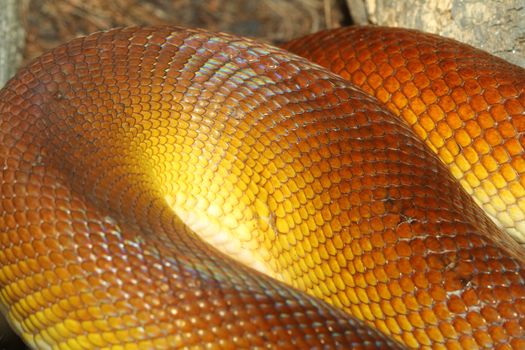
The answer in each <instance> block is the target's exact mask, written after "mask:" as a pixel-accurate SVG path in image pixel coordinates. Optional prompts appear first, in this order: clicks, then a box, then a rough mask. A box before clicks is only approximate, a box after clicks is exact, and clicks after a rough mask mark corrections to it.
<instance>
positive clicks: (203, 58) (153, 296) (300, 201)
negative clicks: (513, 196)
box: [0, 27, 525, 349]
mask: <svg viewBox="0 0 525 350" xmlns="http://www.w3.org/2000/svg"><path fill="white" fill-rule="evenodd" d="M0 171H1V172H0V179H1V188H0V209H1V211H2V215H1V216H0V286H1V293H0V297H1V306H2V309H3V313H4V314H6V315H7V317H8V319H9V321H10V323H11V324H12V326H13V327H14V328H15V329H16V331H17V332H18V333H19V334H20V335H21V336H22V337H23V339H24V340H25V341H26V342H27V343H28V344H29V345H30V346H31V347H32V348H35V349H92V348H103V349H174V348H209V349H222V348H230V349H237V348H269V349H277V348H283V349H294V348H298V349H330V348H341V349H347V348H352V347H355V348H363V349H376V348H379V349H381V348H401V347H403V346H406V347H409V348H435V349H439V348H450V349H454V348H462V347H463V348H499V349H510V348H514V349H519V348H523V347H524V346H525V333H524V328H523V327H524V322H525V321H524V319H523V314H525V312H524V311H525V286H524V284H525V272H524V269H523V267H524V266H525V265H524V263H525V262H524V258H523V254H522V251H521V247H520V246H519V245H518V244H517V243H516V242H515V241H513V240H511V239H509V238H508V236H507V234H505V233H503V232H502V231H500V230H499V229H498V228H497V226H496V225H495V224H493V223H492V221H491V220H490V219H489V218H488V217H487V216H486V215H485V214H484V212H483V211H482V210H481V209H479V208H478V207H477V206H476V205H475V203H474V201H473V200H472V199H471V198H470V196H468V195H467V194H466V192H465V191H464V190H462V189H461V188H460V187H459V186H458V185H457V183H456V181H455V179H454V178H453V177H452V176H451V175H450V174H449V172H448V170H447V169H446V168H445V167H444V166H443V165H442V163H441V162H440V161H439V159H438V158H437V157H436V156H435V155H434V153H433V152H432V151H431V150H430V149H429V148H428V147H427V146H425V145H424V143H423V142H422V141H420V139H419V138H418V137H417V136H416V134H415V133H414V132H413V131H412V130H411V129H410V128H409V127H408V126H407V125H405V124H404V123H403V122H402V121H401V119H399V118H398V117H396V116H394V115H393V114H392V113H391V112H389V111H388V110H387V109H386V108H385V107H383V106H382V105H381V104H380V103H379V102H378V101H377V100H376V99H375V98H373V97H370V96H368V95H367V94H365V93H364V92H362V91H361V90H359V89H357V88H355V87H354V86H353V85H352V84H351V83H349V82H347V81H346V80H344V79H343V78H340V77H339V76H337V75H335V74H333V73H330V72H328V71H326V70H324V69H323V68H321V67H319V66H317V65H315V64H312V63H310V62H308V61H307V60H305V59H302V58H299V57H298V56H295V55H292V54H289V53H287V52H285V51H283V50H280V49H276V48H273V47H270V46H267V45H264V44H259V43H256V42H254V41H251V40H248V39H242V38H237V37H234V36H230V35H227V34H216V33H215V34H214V33H209V32H206V31H203V30H187V29H182V28H177V27H152V28H126V29H116V30H111V31H108V32H104V33H96V34H93V35H90V36H88V37H85V38H80V39H75V40H73V41H71V42H69V43H67V44H65V45H63V46H60V47H58V48H56V49H54V50H52V51H50V52H48V53H46V54H44V55H43V56H41V57H40V58H38V59H37V60H35V61H34V62H33V63H31V64H30V65H29V66H27V67H26V68H24V69H22V70H21V71H20V72H19V73H18V74H17V76H16V77H15V78H14V79H12V80H11V81H10V82H9V83H8V85H7V86H6V87H5V88H4V89H3V90H2V91H1V92H0ZM209 242H211V243H213V245H212V244H209ZM241 251H244V252H245V253H239V252H241ZM246 252H247V253H246ZM228 254H229V255H237V258H238V260H235V259H232V258H231V257H228ZM254 258H257V259H256V261H254ZM240 261H242V262H243V263H241V262H240ZM244 263H246V264H248V265H250V266H251V267H249V266H246V265H245V264H244ZM257 270H258V271H257ZM267 274H269V275H270V276H268V275H267Z"/></svg>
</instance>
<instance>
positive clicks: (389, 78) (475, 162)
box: [286, 27, 525, 243]
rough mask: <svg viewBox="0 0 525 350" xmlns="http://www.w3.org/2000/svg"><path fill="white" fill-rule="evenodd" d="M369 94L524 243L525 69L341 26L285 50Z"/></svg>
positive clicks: (455, 48) (411, 38)
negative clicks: (402, 122)
mask: <svg viewBox="0 0 525 350" xmlns="http://www.w3.org/2000/svg"><path fill="white" fill-rule="evenodd" d="M286 48H287V49H289V50H291V51H293V52H295V53H298V54H299V55H301V56H304V57H307V58H309V59H311V60H312V61H314V62H316V63H319V64H321V65H322V66H325V67H327V68H329V69H330V70H332V71H333V72H335V73H337V74H339V75H341V76H342V77H344V78H346V79H348V80H350V81H351V82H352V83H353V84H355V85H357V86H359V87H360V88H361V89H363V90H364V91H365V92H367V93H370V94H371V95H374V96H375V97H376V98H377V99H378V100H379V101H381V102H383V103H385V105H386V106H387V107H388V108H389V109H390V110H391V111H392V112H393V113H395V114H396V115H399V116H401V117H402V118H403V119H404V120H405V121H406V122H407V123H408V124H409V125H410V126H411V127H412V129H413V130H414V131H415V132H416V133H417V135H418V136H419V137H421V138H422V139H423V140H424V141H425V142H426V144H427V145H428V146H429V147H430V148H431V149H432V150H433V151H434V152H436V154H438V156H439V158H440V159H441V161H443V163H445V164H446V165H447V167H448V168H449V169H450V171H451V172H452V174H453V175H454V176H455V177H456V178H457V179H458V180H459V181H460V183H461V184H462V186H463V188H464V189H465V190H466V191H467V192H468V193H470V194H471V195H472V196H473V197H474V199H475V200H476V202H477V203H478V204H479V205H481V206H482V207H483V209H484V210H485V211H486V212H487V213H488V214H489V215H490V216H491V217H492V218H493V219H494V221H495V222H496V223H497V224H498V225H499V226H500V227H502V228H503V229H504V230H505V231H507V232H508V233H510V234H511V235H512V236H513V237H514V238H515V239H517V240H518V241H519V242H521V243H525V159H524V154H525V136H524V135H525V70H524V69H523V68H521V67H518V66H515V65H513V64H510V63H508V62H506V61H504V60H502V59H499V58H496V57H494V56H491V55H489V54H488V53H486V52H483V51H480V50H477V49H475V48H473V47H471V46H468V45H465V44H461V43H459V42H457V41H454V40H451V39H445V38H442V37H439V36H436V35H431V34H425V33H421V32H418V31H415V30H406V29H401V28H382V27H347V28H341V29H337V30H333V31H325V32H321V33H317V34H314V35H311V36H307V37H304V38H301V39H298V40H296V41H292V42H290V43H288V44H287V47H286Z"/></svg>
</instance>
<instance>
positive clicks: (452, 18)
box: [0, 0, 525, 87]
mask: <svg viewBox="0 0 525 350" xmlns="http://www.w3.org/2000/svg"><path fill="white" fill-rule="evenodd" d="M151 24H172V25H180V26H187V27H201V28H207V29H210V30H214V31H225V32H230V33H235V34H240V35H244V36H250V37H255V38H259V39H262V40H265V41H267V42H270V43H273V44H280V43H283V42H286V41H287V40H290V39H292V38H296V37H299V36H301V35H305V34H308V33H312V32H316V31H319V30H321V29H324V28H334V27H339V26H344V25H351V24H378V25H387V26H399V27H410V28H417V29H421V30H424V31H428V32H433V33H437V34H440V35H444V36H448V37H453V38H455V39H458V40H460V41H463V42H466V43H469V44H471V45H474V46H477V47H480V48H482V49H485V50H487V51H490V52H493V53H494V54H496V55H499V56H501V57H503V58H505V59H507V60H509V61H511V62H513V63H515V64H519V65H522V66H525V0H505V1H501V0H397V1H391V0H111V1H106V0H0V87H1V86H2V85H3V83H4V82H5V81H6V80H7V79H8V78H9V77H11V76H12V75H13V74H14V73H15V72H16V70H17V69H18V67H19V66H20V65H22V64H24V63H26V62H27V61H28V60H30V59H32V58H34V57H36V56H38V55H40V54H41V53H42V52H43V51H45V50H48V49H51V48H53V47H56V46H57V45H59V44H61V43H63V42H66V41H68V40H70V39H72V38H74V37H78V36H83V35H87V34H89V33H92V32H95V31H99V30H104V29H108V28H112V27H119V26H130V25H151Z"/></svg>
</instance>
